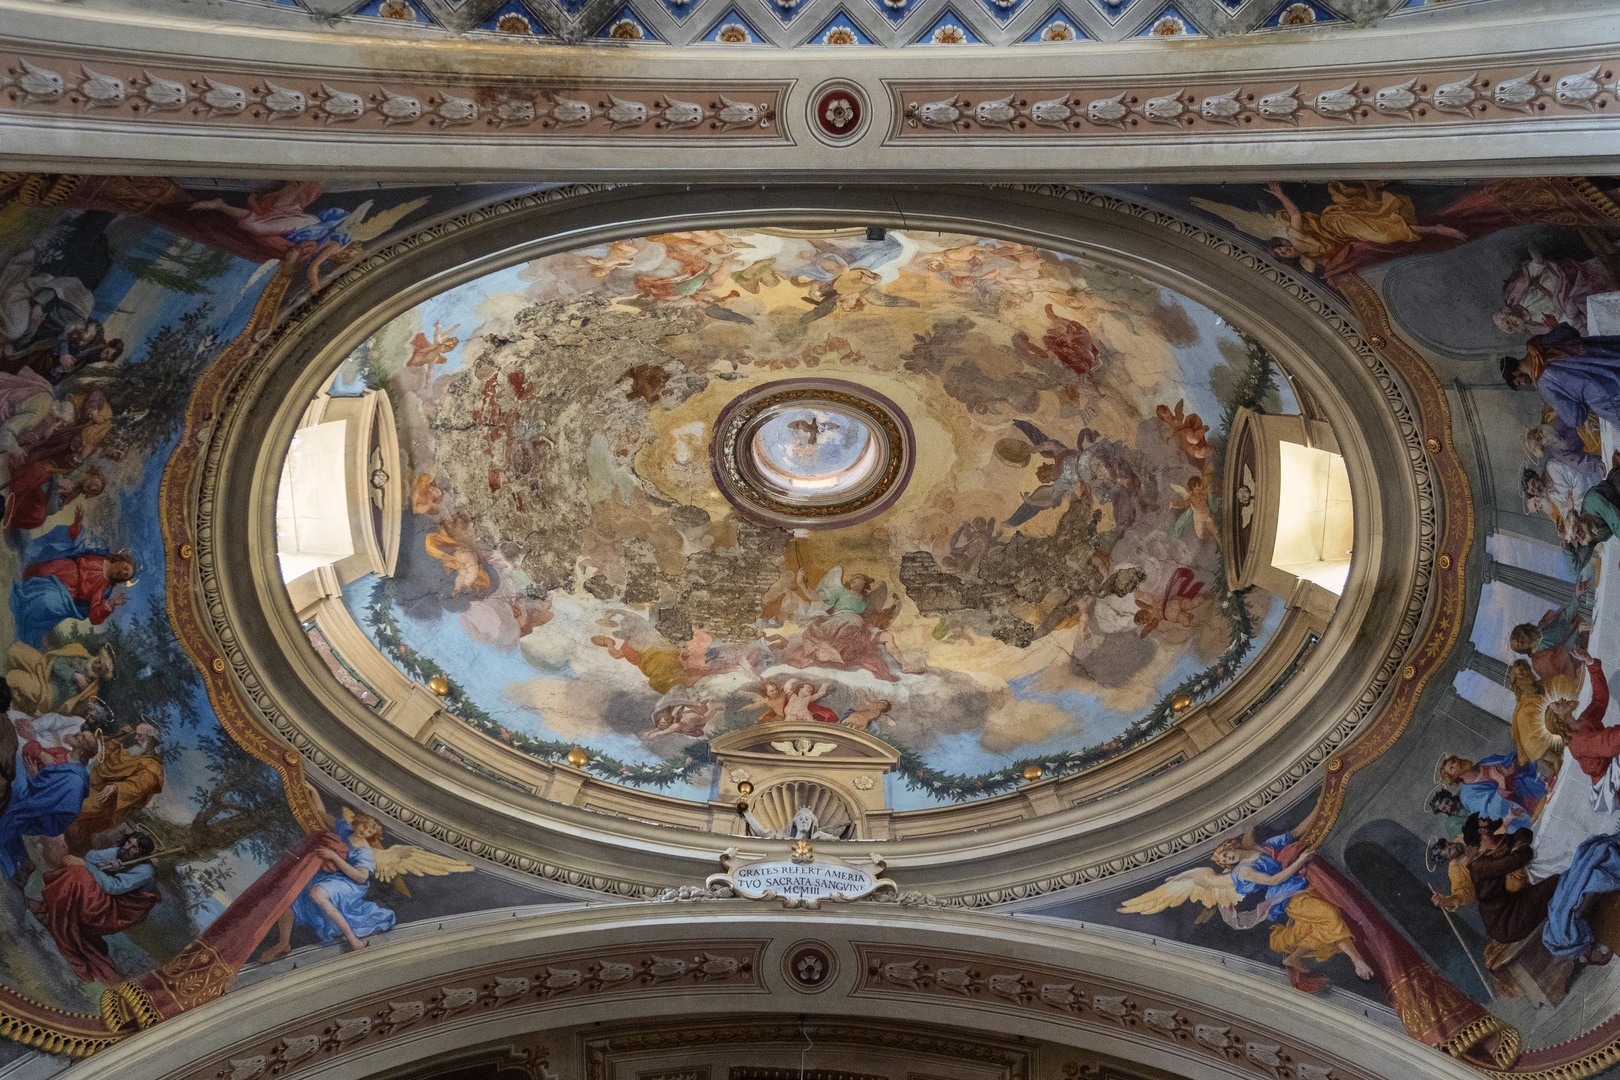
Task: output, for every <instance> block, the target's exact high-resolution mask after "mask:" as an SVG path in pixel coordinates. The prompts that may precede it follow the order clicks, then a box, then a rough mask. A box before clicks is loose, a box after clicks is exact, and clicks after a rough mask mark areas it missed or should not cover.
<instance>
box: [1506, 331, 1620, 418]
mask: <svg viewBox="0 0 1620 1080" xmlns="http://www.w3.org/2000/svg"><path fill="white" fill-rule="evenodd" d="M1502 378H1503V379H1505V380H1506V381H1507V384H1508V385H1509V386H1511V387H1513V388H1514V389H1515V390H1517V389H1521V388H1523V387H1526V386H1531V385H1534V386H1535V388H1536V390H1537V392H1538V393H1540V394H1541V399H1542V400H1543V401H1545V402H1546V403H1547V404H1548V405H1549V406H1551V407H1552V411H1553V413H1554V414H1555V415H1556V416H1557V417H1558V419H1560V420H1562V421H1563V422H1564V423H1565V424H1567V425H1569V426H1570V427H1571V428H1578V427H1580V426H1581V425H1582V424H1583V423H1585V422H1586V414H1587V412H1588V411H1589V410H1590V411H1591V412H1594V413H1597V415H1598V416H1600V417H1602V418H1603V419H1604V420H1607V421H1609V422H1610V423H1611V424H1620V337H1581V335H1580V331H1578V330H1576V329H1575V328H1574V327H1573V326H1571V325H1569V324H1568V323H1559V324H1558V325H1557V326H1555V327H1553V328H1552V329H1551V330H1549V331H1547V332H1546V333H1545V334H1538V335H1536V336H1535V337H1533V338H1531V339H1530V340H1529V342H1527V343H1526V344H1525V354H1524V355H1523V356H1522V357H1518V356H1508V357H1504V358H1503V359H1502Z"/></svg>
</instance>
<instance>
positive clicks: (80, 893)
mask: <svg viewBox="0 0 1620 1080" xmlns="http://www.w3.org/2000/svg"><path fill="white" fill-rule="evenodd" d="M154 850H155V845H154V843H153V840H152V838H151V837H150V836H148V835H147V834H146V833H127V834H126V835H125V836H124V837H123V839H121V840H120V841H119V842H118V843H117V844H115V845H113V846H112V847H108V848H101V849H99V850H96V851H89V852H86V853H85V854H84V855H83V856H82V857H81V856H78V855H71V854H68V853H67V851H66V850H65V849H62V848H61V847H60V845H56V844H47V845H46V865H47V869H46V871H45V893H44V895H43V896H42V897H41V898H40V899H38V900H29V901H28V910H29V911H30V912H32V913H33V915H34V917H35V918H36V919H38V920H39V921H40V922H41V923H42V924H44V926H45V929H46V930H47V931H49V932H50V935H51V940H52V941H54V942H55V943H56V950H57V951H58V952H60V953H61V954H62V957H63V959H65V960H66V961H67V962H68V963H69V964H71V965H72V967H73V973H74V974H75V975H77V976H78V977H79V978H81V979H83V980H84V981H85V982H99V983H101V984H103V985H105V986H112V985H113V984H115V983H118V982H120V981H122V978H123V977H122V976H121V975H120V974H119V973H118V969H117V968H116V967H114V966H113V962H112V955H111V954H110V953H109V952H108V951H107V941H106V939H107V937H108V936H109V935H112V934H118V933H122V932H123V931H125V930H128V929H130V928H131V927H133V926H138V925H139V924H141V923H143V922H145V921H146V917H147V915H149V914H150V913H151V911H152V908H153V907H155V906H156V905H157V902H158V893H157V887H156V885H155V884H154V882H153V877H152V863H151V861H150V860H151V857H152V852H153V851H154Z"/></svg>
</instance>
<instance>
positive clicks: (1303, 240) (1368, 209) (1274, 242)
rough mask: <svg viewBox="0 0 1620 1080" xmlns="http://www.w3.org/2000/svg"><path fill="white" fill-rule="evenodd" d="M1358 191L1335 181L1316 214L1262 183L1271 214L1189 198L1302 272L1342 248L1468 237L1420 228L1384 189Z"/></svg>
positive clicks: (1364, 185)
mask: <svg viewBox="0 0 1620 1080" xmlns="http://www.w3.org/2000/svg"><path fill="white" fill-rule="evenodd" d="M1359 187H1360V190H1357V188H1356V187H1355V186H1352V185H1350V184H1345V183H1341V182H1339V181H1337V180H1334V181H1331V182H1330V183H1329V184H1328V200H1329V201H1328V205H1327V206H1325V207H1323V208H1322V209H1321V210H1320V211H1311V210H1302V209H1300V207H1299V205H1298V204H1296V203H1295V202H1294V200H1293V199H1291V198H1289V197H1288V194H1287V193H1286V192H1284V191H1283V188H1282V185H1281V184H1279V183H1277V182H1276V181H1272V182H1271V183H1270V184H1267V185H1266V190H1267V191H1269V192H1270V193H1271V195H1272V197H1273V198H1275V199H1276V200H1277V202H1278V203H1279V204H1280V205H1281V206H1282V209H1281V210H1278V211H1276V212H1275V213H1271V214H1257V213H1254V212H1253V211H1250V210H1244V209H1242V208H1241V207H1237V206H1231V205H1228V204H1227V203H1219V202H1214V201H1212V200H1209V199H1201V198H1196V197H1195V198H1193V199H1192V203H1193V205H1194V206H1196V207H1198V208H1199V209H1200V210H1207V211H1208V212H1210V213H1212V214H1215V215H1217V216H1218V217H1223V218H1225V219H1226V220H1227V221H1230V222H1231V223H1232V224H1233V225H1235V226H1237V227H1238V228H1239V229H1242V230H1243V231H1244V232H1246V233H1248V234H1249V235H1250V236H1253V237H1256V238H1258V239H1260V240H1264V241H1267V242H1268V246H1269V247H1270V248H1271V250H1272V253H1273V254H1275V255H1277V256H1279V257H1281V258H1284V259H1298V260H1299V263H1300V265H1301V266H1302V267H1304V268H1305V272H1306V273H1314V272H1315V270H1316V268H1317V267H1318V266H1323V267H1326V266H1328V265H1329V264H1331V263H1332V262H1333V260H1334V258H1335V257H1336V256H1338V255H1339V254H1340V253H1341V252H1342V251H1344V250H1345V249H1346V248H1352V247H1355V246H1356V245H1360V244H1372V245H1391V244H1416V243H1417V242H1418V241H1419V240H1421V239H1422V238H1423V237H1424V236H1430V235H1433V236H1443V237H1446V238H1447V239H1450V240H1457V241H1464V240H1467V239H1468V234H1466V233H1464V232H1463V231H1461V230H1460V229H1457V228H1454V227H1453V226H1450V225H1441V224H1426V225H1420V224H1419V223H1418V220H1417V211H1416V209H1415V208H1414V207H1413V205H1412V200H1411V199H1410V198H1408V197H1407V196H1405V195H1397V194H1395V193H1394V192H1390V191H1385V190H1383V188H1382V187H1381V186H1380V185H1379V184H1378V183H1376V182H1373V181H1365V180H1364V181H1362V182H1361V184H1360V185H1359Z"/></svg>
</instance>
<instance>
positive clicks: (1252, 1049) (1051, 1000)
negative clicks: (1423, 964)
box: [237, 941, 1354, 1080]
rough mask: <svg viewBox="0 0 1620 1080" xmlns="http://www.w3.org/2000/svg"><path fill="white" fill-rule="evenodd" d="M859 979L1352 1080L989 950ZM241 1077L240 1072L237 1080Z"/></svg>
mask: <svg viewBox="0 0 1620 1080" xmlns="http://www.w3.org/2000/svg"><path fill="white" fill-rule="evenodd" d="M851 944H852V946H853V947H854V949H855V955H856V959H857V965H858V967H859V969H860V971H859V974H858V976H857V978H858V980H859V981H858V982H857V984H856V987H855V989H854V991H853V992H852V996H854V997H857V998H861V997H891V998H892V997H899V998H905V997H922V998H933V999H945V1000H952V1001H956V1000H961V999H963V998H967V999H970V1000H972V1001H975V1002H982V1003H984V1004H987V1005H990V1006H992V1007H994V1008H996V1009H998V1010H1001V1011H1005V1012H1015V1013H1016V1012H1023V1013H1036V1014H1040V1015H1044V1016H1061V1017H1063V1018H1064V1019H1065V1020H1066V1021H1067V1022H1069V1023H1073V1024H1077V1025H1081V1026H1090V1027H1101V1028H1104V1029H1107V1030H1119V1029H1123V1030H1125V1031H1130V1032H1141V1033H1145V1034H1148V1035H1150V1036H1157V1037H1159V1038H1161V1039H1164V1040H1166V1041H1168V1042H1170V1043H1172V1044H1174V1045H1176V1046H1178V1047H1180V1048H1183V1049H1186V1050H1193V1051H1197V1052H1199V1053H1201V1054H1204V1055H1208V1056H1212V1057H1214V1058H1216V1059H1218V1060H1220V1061H1221V1062H1222V1063H1223V1064H1226V1063H1232V1062H1238V1063H1242V1064H1244V1065H1249V1066H1252V1067H1254V1068H1255V1070H1256V1072H1258V1073H1259V1074H1260V1075H1262V1076H1271V1077H1278V1076H1282V1075H1285V1074H1284V1073H1283V1071H1282V1070H1289V1075H1291V1076H1293V1077H1297V1078H1298V1080H1329V1078H1330V1077H1332V1076H1337V1077H1339V1080H1351V1076H1352V1075H1354V1074H1349V1073H1347V1072H1346V1071H1345V1065H1344V1063H1343V1062H1339V1061H1334V1060H1332V1059H1330V1058H1328V1057H1326V1056H1324V1055H1322V1054H1320V1053H1318V1052H1314V1051H1313V1050H1312V1049H1311V1048H1310V1047H1309V1046H1306V1045H1304V1044H1301V1043H1300V1042H1299V1040H1298V1039H1297V1038H1294V1037H1292V1036H1290V1035H1288V1034H1285V1033H1283V1032H1280V1031H1278V1030H1276V1029H1274V1028H1270V1027H1266V1026H1264V1025H1262V1024H1259V1023H1256V1022H1255V1020H1254V1019H1253V1018H1252V1017H1244V1018H1243V1019H1241V1020H1235V1019H1234V1017H1232V1016H1231V1015H1228V1014H1216V1013H1214V1012H1212V1011H1211V1010H1210V1009H1209V1008H1208V1007H1207V1005H1199V1004H1197V1003H1193V1002H1190V1001H1187V1000H1185V999H1181V998H1176V997H1171V996H1169V995H1166V994H1158V993H1153V992H1151V991H1144V990H1143V989H1142V988H1141V987H1139V986H1132V985H1126V984H1124V983H1117V982H1111V981H1108V980H1105V979H1100V978H1094V977H1086V976H1084V975H1077V974H1076V973H1075V972H1074V971H1073V970H1071V969H1067V968H1059V967H1051V966H1046V965H1041V964H1023V963H1018V962H1015V961H1009V960H1007V959H1005V958H1002V957H999V956H991V955H986V954H983V953H966V952H951V951H946V950H939V949H909V948H905V947H903V946H902V947H896V946H893V945H882V944H875V943H868V942H859V941H857V942H852V943H851ZM237 1080H242V1078H237Z"/></svg>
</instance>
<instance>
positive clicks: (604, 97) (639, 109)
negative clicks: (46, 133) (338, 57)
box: [0, 52, 792, 144]
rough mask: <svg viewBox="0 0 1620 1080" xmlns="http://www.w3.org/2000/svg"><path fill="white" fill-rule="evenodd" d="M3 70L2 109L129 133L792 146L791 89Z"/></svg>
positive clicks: (99, 68)
mask: <svg viewBox="0 0 1620 1080" xmlns="http://www.w3.org/2000/svg"><path fill="white" fill-rule="evenodd" d="M0 63H3V65H4V66H3V67H0V110H13V111H23V112H45V113H55V114H95V115H97V116H100V117H102V118H108V119H110V118H117V119H118V120H120V121H123V122H126V123H136V124H138V123H142V122H153V121H157V122H162V123H164V124H174V123H179V124H182V125H197V126H203V125H206V126H210V127H226V128H233V127H241V126H244V125H252V126H264V125H272V124H278V123H279V124H283V125H289V124H291V125H297V124H301V125H304V126H306V127H308V126H315V127H317V128H330V127H332V126H333V125H334V124H335V125H340V128H339V130H341V131H342V132H343V133H344V134H345V135H346V136H349V137H355V138H365V137H366V136H367V135H383V136H387V135H390V133H392V132H395V131H397V130H411V131H421V132H454V133H457V134H460V135H463V136H477V135H504V134H506V133H508V132H514V131H522V132H525V133H527V134H530V135H536V136H542V137H546V138H548V139H557V140H576V139H586V140H599V139H604V138H610V139H612V138H617V139H632V140H634V139H647V138H659V139H666V140H667V139H679V140H682V141H692V140H701V141H706V142H707V141H730V140H737V139H741V140H746V141H749V142H755V143H757V142H767V143H782V144H786V143H787V142H789V141H790V140H788V138H787V136H786V134H785V132H784V130H783V128H782V125H781V124H780V123H779V122H778V119H777V117H778V115H779V114H780V113H781V111H782V102H783V100H784V98H785V96H786V94H787V90H788V88H789V87H790V86H791V85H792V81H791V80H787V81H775V82H757V81H756V82H737V81H727V80H722V79H716V80H712V81H704V82H695V81H679V80H676V81H672V80H667V79H666V80H661V81H660V82H659V83H657V84H656V85H653V84H650V83H648V82H645V81H638V80H598V79H587V78H575V79H567V80H555V79H525V78H522V77H505V78H501V79H483V80H470V79H463V78H456V77H453V76H439V77H436V78H435V77H424V76H421V75H418V76H416V77H414V78H409V79H398V78H393V79H387V78H385V79H383V80H382V81H381V82H378V81H376V80H371V79H357V78H354V77H352V76H351V77H349V78H344V77H343V76H342V75H341V74H318V75H317V74H312V75H309V76H307V77H299V76H286V75H277V76H276V77H275V78H270V77H268V76H266V75H265V74H264V73H263V71H262V70H260V71H254V70H252V69H250V68H248V67H246V66H224V65H213V66H205V65H202V64H196V65H192V66H189V67H187V68H186V69H185V70H179V69H176V68H172V67H161V66H158V65H153V66H151V67H148V66H145V65H142V64H137V63H133V62H128V61H122V60H119V59H117V58H101V57H91V56H85V55H83V54H69V53H65V52H64V53H48V52H34V53H32V54H31V55H28V56H20V55H19V56H15V57H11V58H9V60H7V61H0ZM92 65H93V66H92ZM154 68H155V70H154Z"/></svg>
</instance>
